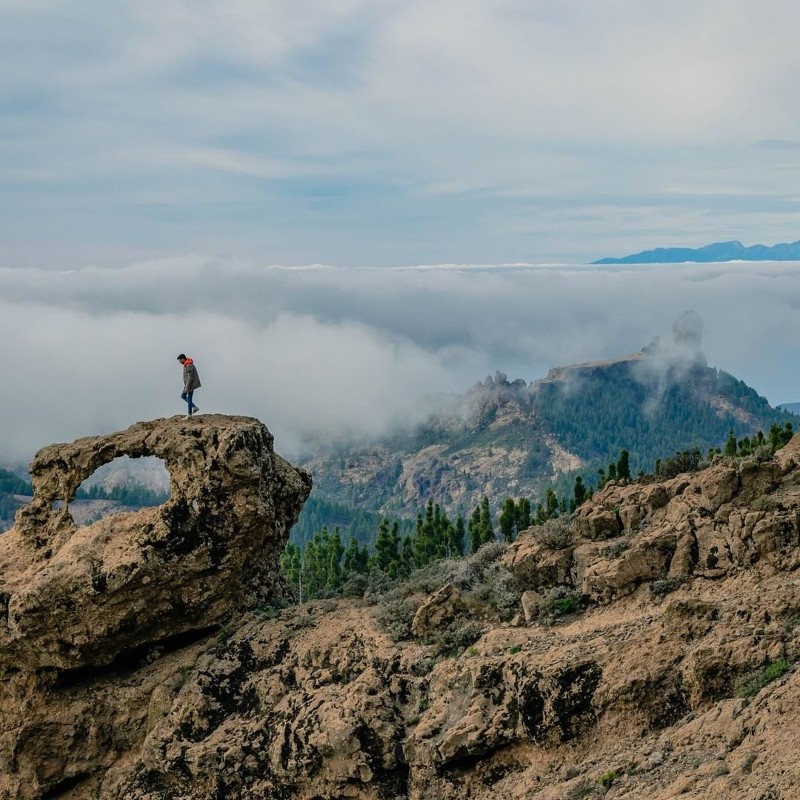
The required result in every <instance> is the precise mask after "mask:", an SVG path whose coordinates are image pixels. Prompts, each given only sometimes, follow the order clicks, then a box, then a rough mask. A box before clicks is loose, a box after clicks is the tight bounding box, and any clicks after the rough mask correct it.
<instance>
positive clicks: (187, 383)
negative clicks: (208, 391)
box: [178, 353, 201, 417]
mask: <svg viewBox="0 0 800 800" xmlns="http://www.w3.org/2000/svg"><path fill="white" fill-rule="evenodd" d="M178 361H180V362H181V364H182V365H183V393H182V394H181V400H184V401H185V402H186V405H187V406H188V407H189V413H188V414H187V416H189V417H191V416H192V414H196V413H197V412H198V411H199V410H200V409H199V408H198V407H197V406H196V405H195V404H194V401H193V400H192V395H194V390H195V389H199V388H200V386H201V383H200V376H199V375H198V374H197V367H196V366H195V365H194V361H193V360H192V359H191V358H187V357H186V354H185V353H181V354H180V355H179V356H178Z"/></svg>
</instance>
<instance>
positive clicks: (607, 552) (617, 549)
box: [602, 539, 631, 558]
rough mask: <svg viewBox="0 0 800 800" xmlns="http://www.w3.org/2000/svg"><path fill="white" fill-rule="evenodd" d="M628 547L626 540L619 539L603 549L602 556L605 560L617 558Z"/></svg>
mask: <svg viewBox="0 0 800 800" xmlns="http://www.w3.org/2000/svg"><path fill="white" fill-rule="evenodd" d="M630 546H631V545H630V542H629V541H628V540H627V539H620V540H619V541H617V542H614V543H613V544H610V545H609V546H608V547H606V548H604V549H603V551H602V554H603V556H605V557H606V558H619V557H620V556H621V555H622V554H623V553H624V552H625V551H626V550H627V549H628V548H629V547H630Z"/></svg>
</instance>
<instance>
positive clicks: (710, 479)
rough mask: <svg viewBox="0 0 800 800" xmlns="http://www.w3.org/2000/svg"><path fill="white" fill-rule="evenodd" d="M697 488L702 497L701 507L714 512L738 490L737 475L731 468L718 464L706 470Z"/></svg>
mask: <svg viewBox="0 0 800 800" xmlns="http://www.w3.org/2000/svg"><path fill="white" fill-rule="evenodd" d="M697 486H698V487H699V489H700V493H701V495H702V507H703V508H706V509H708V510H709V511H716V510H717V509H718V508H719V507H720V506H721V505H722V504H723V503H727V502H728V501H729V500H730V499H731V498H732V497H733V496H734V495H735V494H736V492H737V491H738V490H739V475H738V473H737V471H736V470H735V469H733V467H728V466H725V465H724V464H720V465H719V466H716V467H711V468H710V469H707V470H706V471H705V472H704V473H703V475H702V477H700V478H699V480H698V484H697Z"/></svg>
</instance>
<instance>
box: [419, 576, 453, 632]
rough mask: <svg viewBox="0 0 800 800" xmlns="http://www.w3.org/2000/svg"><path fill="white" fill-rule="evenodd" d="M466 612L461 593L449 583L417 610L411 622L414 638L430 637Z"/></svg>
mask: <svg viewBox="0 0 800 800" xmlns="http://www.w3.org/2000/svg"><path fill="white" fill-rule="evenodd" d="M466 611H467V607H466V605H465V603H464V599H463V597H462V596H461V592H459V591H458V589H456V587H455V586H453V584H452V583H448V584H446V585H445V586H442V588H441V589H439V590H438V591H436V592H434V593H433V594H432V595H431V596H430V597H429V598H428V599H427V600H426V601H425V602H424V603H423V604H422V605H421V606H420V607H419V608H418V609H417V612H416V614H414V619H413V621H412V622H411V632H412V633H413V634H414V636H430V635H431V634H432V633H434V632H435V631H437V630H441V629H442V628H446V627H447V626H448V625H449V624H450V623H451V622H452V621H453V620H455V619H456V618H457V617H459V616H460V615H462V614H464V613H465V612H466Z"/></svg>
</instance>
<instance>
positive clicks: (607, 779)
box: [597, 769, 617, 789]
mask: <svg viewBox="0 0 800 800" xmlns="http://www.w3.org/2000/svg"><path fill="white" fill-rule="evenodd" d="M616 779H617V773H616V772H615V771H614V770H613V769H610V770H608V772H604V773H603V774H602V775H601V776H600V777H599V778H598V779H597V782H598V783H599V784H600V785H601V786H602V787H603V788H604V789H610V788H611V786H612V784H613V783H614V781H615V780H616Z"/></svg>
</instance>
